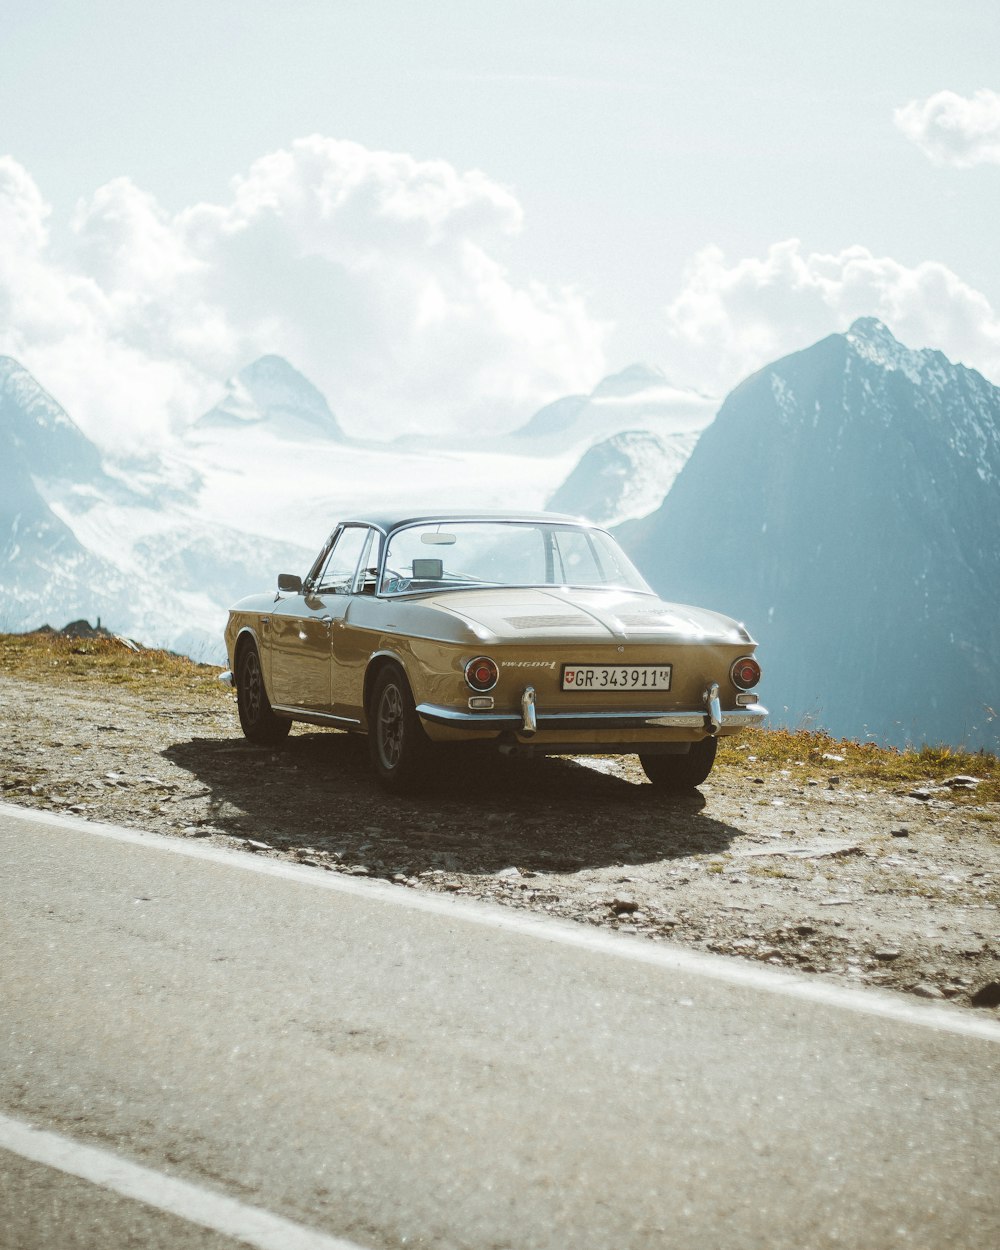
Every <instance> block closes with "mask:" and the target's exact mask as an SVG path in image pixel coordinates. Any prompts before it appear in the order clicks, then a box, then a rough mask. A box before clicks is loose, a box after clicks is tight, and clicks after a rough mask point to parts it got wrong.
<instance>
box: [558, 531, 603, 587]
mask: <svg viewBox="0 0 1000 1250" xmlns="http://www.w3.org/2000/svg"><path fill="white" fill-rule="evenodd" d="M553 537H554V538H555V546H556V562H555V565H556V566H555V569H554V574H555V580H556V581H557V582H563V583H567V584H569V585H577V586H596V585H600V583H601V582H604V581H606V580H607V579H606V578H605V577H604V576H603V575H602V573H601V566H600V564H599V563H598V560H597V553H596V552H595V551H594V545H593V543H592V542H591V541H590V539H589V537H588V535H587V534H586V533H584V532H583V531H582V530H571V529H564V530H555V531H554V533H553Z"/></svg>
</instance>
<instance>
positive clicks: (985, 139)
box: [893, 89, 1000, 169]
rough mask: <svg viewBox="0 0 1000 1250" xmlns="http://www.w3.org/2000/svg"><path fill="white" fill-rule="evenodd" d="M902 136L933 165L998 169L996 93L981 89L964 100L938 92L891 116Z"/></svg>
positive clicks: (999, 117)
mask: <svg viewBox="0 0 1000 1250" xmlns="http://www.w3.org/2000/svg"><path fill="white" fill-rule="evenodd" d="M893 119H894V121H895V123H896V125H897V126H898V127H899V129H900V130H901V131H902V132H903V134H904V135H906V137H907V138H908V139H910V140H912V142H913V143H915V144H916V145H917V147H918V148H920V150H921V151H922V152H923V153H924V155H925V156H928V157H930V159H931V160H932V161H933V162H934V163H935V165H954V166H956V167H957V168H959V169H967V168H969V167H970V166H972V165H1000V93H998V92H996V91H989V90H986V89H983V90H981V91H977V92H976V93H975V95H974V96H972V97H971V99H970V98H967V97H965V96H960V95H956V94H955V92H954V91H938V92H937V93H936V94H935V95H932V96H929V97H928V98H927V99H926V100H911V101H910V102H909V104H905V105H903V107H902V108H898V109H896V110H895V111H894V113H893Z"/></svg>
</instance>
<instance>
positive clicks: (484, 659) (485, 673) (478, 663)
mask: <svg viewBox="0 0 1000 1250" xmlns="http://www.w3.org/2000/svg"><path fill="white" fill-rule="evenodd" d="M499 679H500V670H499V669H498V668H497V666H496V663H495V661H493V660H491V659H490V658H489V656H485V655H477V656H476V658H475V659H474V660H470V661H469V662H468V664H466V666H465V680H466V682H467V683H468V684H469V685H470V686H471V687H472V689H473V690H492V689H493V687H494V686H495V685H496V684H497V682H498V681H499Z"/></svg>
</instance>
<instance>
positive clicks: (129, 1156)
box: [0, 805, 1000, 1250]
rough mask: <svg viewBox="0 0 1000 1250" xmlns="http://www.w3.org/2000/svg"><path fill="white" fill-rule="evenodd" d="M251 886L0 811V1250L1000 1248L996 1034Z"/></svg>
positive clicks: (452, 914)
mask: <svg viewBox="0 0 1000 1250" xmlns="http://www.w3.org/2000/svg"><path fill="white" fill-rule="evenodd" d="M183 852H188V853H187V854H185V853H183ZM267 869H268V864H267V863H262V862H261V861H260V860H258V859H257V858H256V857H253V856H248V855H242V854H233V853H228V852H214V853H213V852H210V851H207V850H206V848H204V847H203V846H202V845H201V844H195V845H194V846H192V844H191V843H188V842H184V841H181V840H168V839H157V838H154V837H150V838H144V837H143V835H136V834H134V833H126V832H125V831H121V834H120V836H119V835H115V834H112V833H111V831H106V834H104V835H102V834H100V833H98V832H95V831H94V830H93V829H92V828H88V827H87V826H86V825H85V824H84V823H83V822H72V821H59V820H52V821H46V820H43V819H39V818H38V817H37V816H35V817H34V818H29V817H28V816H27V815H24V814H22V813H19V812H18V811H17V810H16V809H13V808H11V807H8V806H3V805H0V1245H2V1246H4V1247H18V1248H19V1250H28V1248H31V1250H34V1248H35V1247H57V1246H58V1247H60V1248H63V1247H72V1248H73V1250H75V1248H76V1247H84V1246H86V1247H89V1246H101V1247H104V1248H106V1247H119V1246H131V1245H135V1246H143V1247H160V1246H163V1247H170V1248H173V1247H184V1248H185V1250H186V1248H187V1247H199V1248H200V1247H213V1248H215V1247H222V1246H233V1245H236V1244H240V1242H239V1238H238V1237H234V1235H232V1232H231V1230H232V1228H233V1227H234V1225H232V1224H226V1222H225V1220H221V1221H219V1222H218V1223H215V1224H213V1223H212V1220H211V1219H210V1218H208V1217H207V1216H206V1215H205V1214H204V1212H203V1211H202V1210H201V1208H199V1207H198V1206H197V1204H196V1203H195V1202H194V1199H193V1198H190V1197H188V1198H185V1197H184V1195H185V1194H188V1195H192V1194H195V1193H199V1194H200V1193H204V1194H205V1195H207V1198H206V1202H207V1203H208V1208H211V1203H212V1201H213V1200H217V1202H218V1203H219V1204H221V1206H220V1209H222V1208H225V1207H226V1203H228V1204H229V1206H230V1207H232V1208H236V1207H239V1208H241V1209H245V1210H248V1211H251V1212H262V1213H266V1214H269V1215H270V1216H271V1217H274V1218H276V1219H277V1220H283V1221H291V1222H293V1224H294V1225H296V1226H304V1228H305V1229H308V1230H317V1232H318V1233H319V1234H326V1235H327V1236H328V1237H330V1238H335V1239H345V1241H346V1242H347V1243H350V1244H354V1245H357V1246H362V1247H414V1246H425V1247H435V1250H449V1248H451V1247H474V1248H475V1250H503V1248H505V1247H510V1248H511V1250H515V1248H517V1250H520V1248H534V1247H539V1248H541V1247H546V1248H552V1250H557V1248H558V1250H565V1248H567V1247H573V1248H574V1250H589V1248H593V1250H631V1248H632V1247H658V1248H663V1247H671V1248H672V1247H692V1248H693V1247H698V1248H699V1250H704V1248H706V1247H711V1248H712V1250H728V1248H729V1247H734V1248H735V1247H740V1248H744V1247H746V1248H749V1247H759V1248H760V1250H779V1248H781V1247H789V1248H791V1247H794V1248H795V1250H807V1248H809V1247H828V1246H829V1247H841V1248H842V1247H864V1248H865V1250H878V1248H880V1247H890V1246H891V1247H896V1246H899V1247H927V1248H928V1250H944V1248H945V1247H952V1246H954V1247H963V1248H967V1247H984V1250H985V1248H986V1247H989V1248H990V1250H994V1248H995V1247H996V1246H997V1245H998V1244H1000V1210H998V1200H997V1196H998V1191H1000V1187H998V1184H997V1181H998V1168H997V1161H998V1159H1000V1150H998V1147H1000V1124H998V1118H997V1115H996V1081H997V1066H998V1065H997V1060H998V1057H1000V1044H998V1043H1000V1026H997V1025H996V1024H991V1023H989V1022H986V1021H982V1022H980V1021H979V1020H978V1019H976V1018H974V1017H973V1016H972V1014H971V1013H968V1012H964V1013H963V1012H961V1011H959V1009H957V1008H928V1009H927V1010H926V1011H923V1012H922V1011H921V1010H920V1007H919V1005H912V1006H911V1005H909V1004H905V1005H904V1004H897V1000H894V999H893V1000H890V999H888V998H885V999H882V998H879V997H878V996H873V995H870V994H866V993H865V992H849V993H847V992H845V993H844V994H842V995H841V994H838V993H837V992H835V991H834V992H829V993H827V994H826V999H827V1001H823V997H824V995H823V993H819V994H812V995H811V991H810V988H809V987H810V985H815V982H812V983H804V982H803V981H801V980H796V979H795V978H793V977H791V976H790V975H783V976H777V975H773V974H772V975H770V976H766V975H761V974H758V973H757V972H756V971H755V970H754V969H752V968H748V969H747V971H746V974H745V983H743V984H740V983H738V980H734V979H733V978H734V977H738V976H741V975H743V974H742V973H741V972H740V971H739V968H740V965H738V964H737V963H736V962H735V961H729V962H727V963H724V962H723V961H722V960H713V959H711V958H706V957H702V958H701V959H698V958H697V957H693V956H690V955H687V956H684V955H683V954H681V953H680V952H675V951H671V950H670V949H669V948H667V947H666V946H665V945H664V946H657V945H654V944H653V943H650V942H644V941H641V940H639V939H629V938H624V937H612V936H603V937H598V936H597V935H595V934H591V933H590V932H589V931H588V930H587V929H586V927H583V926H570V925H565V924H557V923H554V922H553V923H550V924H547V923H546V922H544V921H538V920H535V919H530V920H529V919H525V918H522V917H519V916H517V915H516V914H511V913H505V912H502V911H501V910H500V909H491V908H486V907H478V908H477V907H475V906H470V905H468V904H466V905H460V904H452V903H451V902H450V900H444V899H442V900H437V899H428V898H427V896H421V897H418V896H416V895H415V894H414V893H412V892H409V891H406V890H405V889H403V888H401V887H399V888H397V887H390V886H379V885H377V884H374V883H354V882H351V881H345V880H343V879H341V878H337V877H335V876H334V875H333V874H327V873H323V872H320V871H319V870H316V869H306V868H302V869H297V868H289V867H287V866H281V867H277V866H276V869H275V871H274V872H271V871H268V870H267ZM803 985H805V990H804V991H802V986H803ZM810 995H811V996H810ZM970 1022H971V1023H970ZM19 1125H32V1126H35V1128H36V1129H39V1130H44V1131H45V1134H56V1135H58V1136H57V1137H55V1138H49V1137H48V1136H45V1137H44V1142H49V1141H50V1140H51V1141H56V1142H63V1141H65V1143H66V1150H67V1151H68V1156H67V1157H74V1156H73V1149H74V1147H77V1146H79V1147H85V1148H91V1149H92V1153H93V1155H94V1157H95V1158H98V1160H100V1159H101V1158H104V1159H108V1160H110V1161H111V1162H112V1163H114V1161H115V1160H116V1159H117V1160H121V1161H123V1162H122V1166H123V1167H124V1166H125V1164H126V1163H127V1164H130V1165H131V1164H138V1165H141V1167H142V1168H143V1169H146V1170H148V1175H149V1176H150V1177H153V1178H156V1177H163V1178H164V1184H165V1185H166V1187H167V1189H168V1190H169V1188H170V1184H171V1182H172V1181H173V1182H186V1183H187V1187H188V1188H187V1189H183V1190H182V1192H181V1197H180V1199H177V1198H176V1196H175V1198H174V1199H173V1206H172V1207H171V1206H170V1204H167V1206H166V1209H159V1208H158V1207H157V1206H156V1205H154V1203H155V1199H152V1198H151V1199H150V1200H149V1201H145V1200H142V1199H137V1198H135V1197H129V1196H128V1194H127V1191H126V1190H125V1189H123V1188H122V1187H121V1186H118V1187H117V1188H116V1186H115V1182H114V1177H113V1176H112V1177H111V1179H110V1180H107V1181H101V1180H100V1179H98V1180H86V1179H82V1178H81V1176H80V1175H70V1174H69V1171H72V1168H70V1167H69V1165H65V1166H66V1167H67V1168H68V1170H66V1171H64V1170H61V1169H60V1168H57V1167H53V1166H52V1165H51V1163H47V1162H38V1161H36V1160H34V1159H31V1158H28V1157H26V1156H25V1152H24V1151H23V1150H22V1149H21V1147H20V1146H19V1145H18V1144H17V1142H18V1140H19V1139H18V1131H19V1130H18V1128H17V1126H19ZM5 1126H7V1127H8V1128H10V1126H13V1128H10V1131H7V1130H6V1129H5ZM5 1131H6V1137H5V1136H4V1133H5ZM43 1144H44V1143H43ZM113 1171H114V1169H113V1168H112V1169H111V1172H112V1173H113ZM146 1174H147V1173H145V1172H144V1173H143V1175H146ZM151 1192H152V1191H151ZM188 1203H189V1204H190V1205H186V1204H188ZM206 1209H207V1208H206ZM226 1209H228V1208H226ZM262 1218H263V1217H262ZM199 1220H201V1221H202V1223H198V1222H197V1221H199ZM203 1224H207V1225H209V1226H208V1227H205V1226H203ZM288 1228H289V1229H291V1228H292V1225H291V1224H290V1225H288ZM227 1229H229V1230H230V1231H228V1232H227ZM275 1237H277V1240H276V1241H272V1242H268V1241H267V1239H266V1237H264V1236H263V1234H262V1235H261V1239H259V1240H258V1241H256V1242H254V1241H253V1238H252V1237H249V1236H248V1237H247V1238H245V1239H244V1240H250V1241H251V1243H252V1244H259V1245H267V1244H274V1245H288V1246H291V1245H292V1244H293V1239H292V1235H291V1233H290V1232H289V1234H288V1237H287V1239H285V1240H284V1241H283V1240H282V1236H281V1232H280V1227H279V1231H278V1232H277V1233H276V1234H275ZM302 1244H303V1245H305V1244H307V1242H306V1241H303V1242H302ZM316 1244H320V1243H319V1242H317V1243H316ZM323 1244H328V1245H331V1246H332V1245H334V1244H337V1243H335V1242H334V1241H330V1242H326V1243H323Z"/></svg>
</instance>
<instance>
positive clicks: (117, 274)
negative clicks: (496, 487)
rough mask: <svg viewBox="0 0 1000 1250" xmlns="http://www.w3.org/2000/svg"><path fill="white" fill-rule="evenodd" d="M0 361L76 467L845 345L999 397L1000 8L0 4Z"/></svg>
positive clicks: (659, 1)
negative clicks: (38, 388) (161, 442)
mask: <svg viewBox="0 0 1000 1250" xmlns="http://www.w3.org/2000/svg"><path fill="white" fill-rule="evenodd" d="M0 19H2V20H0V352H2V353H6V354H8V355H12V356H14V357H15V358H16V359H18V360H20V361H21V363H22V364H24V365H25V366H26V367H28V368H29V369H31V370H32V372H33V373H34V374H35V376H36V377H37V378H38V380H39V381H40V382H41V383H42V384H43V385H44V386H45V387H46V388H47V389H49V390H50V391H51V392H52V393H53V394H54V395H55V397H56V398H57V399H58V400H59V401H60V402H61V403H63V405H64V406H65V407H66V408H67V409H68V410H69V412H70V414H71V415H72V416H73V417H74V419H76V420H77V421H78V422H79V424H80V425H81V426H82V427H83V428H84V429H85V430H86V431H87V432H88V433H89V434H91V435H92V436H94V437H97V438H99V439H100V440H102V441H104V442H105V443H108V444H113V445H120V444H123V443H124V444H133V445H141V444H144V443H147V442H153V441H156V440H158V439H160V438H162V437H164V436H165V434H167V433H168V432H170V431H177V430H178V429H180V428H182V427H183V426H184V425H185V424H186V423H188V422H189V421H190V420H192V419H194V418H195V417H196V416H197V415H199V414H200V413H201V412H203V411H205V410H206V409H207V408H209V407H210V406H211V405H212V404H213V403H214V402H216V400H217V399H218V398H219V396H220V394H221V391H222V386H223V383H224V381H225V379H226V378H227V377H228V376H230V375H231V374H233V373H235V372H236V371H237V370H238V369H240V368H241V367H243V366H244V365H246V364H248V363H250V361H252V360H253V359H255V358H256V357H257V356H259V355H262V354H264V353H266V352H277V353H279V354H281V355H284V356H286V357H287V359H288V360H290V361H291V363H292V364H293V365H295V366H296V367H297V368H299V369H300V370H302V371H303V372H304V373H305V374H306V375H307V376H308V377H309V378H310V379H311V380H312V381H313V382H314V383H315V384H316V385H318V386H319V387H320V388H321V389H322V390H323V392H324V393H325V394H326V396H327V398H328V400H329V401H330V403H331V406H332V407H333V409H334V411H335V413H336V414H337V417H338V419H339V420H340V422H341V424H342V425H343V426H344V428H345V429H346V430H347V431H348V432H349V433H353V434H357V435H364V436H367V437H384V438H389V437H392V436H394V435H396V434H398V433H401V432H404V431H410V432H412V431H414V430H426V431H428V432H434V433H448V432H462V433H464V434H468V433H469V432H470V431H477V430H482V431H483V432H484V433H493V432H499V431H502V430H506V429H510V428H514V427H516V426H518V425H520V424H523V423H524V422H525V421H527V420H528V419H529V418H530V417H531V415H532V414H533V413H534V412H535V411H536V410H537V409H538V408H539V407H540V406H541V405H542V404H544V403H546V402H549V401H551V400H553V399H555V398H558V397H560V396H562V395H566V394H570V393H578V392H588V391H589V390H590V389H591V388H592V387H593V386H594V385H596V383H597V382H598V381H599V380H600V379H601V378H602V377H604V376H605V375H607V374H609V373H612V372H616V371H618V370H620V369H623V368H625V367H626V366H628V365H629V364H631V363H633V362H635V361H640V360H641V361H645V362H648V363H650V364H654V365H656V366H659V367H660V368H662V369H663V370H664V372H665V373H666V374H667V376H668V377H669V378H670V379H671V380H672V381H674V382H676V383H677V384H679V385H683V386H689V387H693V388H696V389H698V390H700V391H702V392H703V393H706V394H709V395H715V396H719V397H721V396H723V395H725V393H726V392H727V391H728V390H729V389H731V388H732V386H734V385H735V384H736V383H738V382H739V381H740V380H741V379H742V378H743V377H745V376H746V375H747V374H748V373H750V372H752V371H753V370H754V369H755V368H758V367H760V366H761V365H763V364H766V363H767V362H768V361H770V360H773V359H775V358H777V357H779V356H781V355H783V354H785V353H787V352H789V351H793V350H796V349H798V348H801V347H805V346H808V345H809V344H810V343H812V342H814V341H815V340H816V339H818V338H821V337H823V336H824V335H825V334H829V333H832V332H836V331H842V330H845V329H846V328H847V327H848V325H849V324H850V322H851V321H852V320H853V319H854V318H855V317H857V316H862V315H874V316H879V317H881V318H882V319H883V320H884V321H885V322H886V323H887V324H888V325H889V326H890V328H891V329H892V330H893V332H894V333H896V335H897V336H898V337H899V338H901V339H902V340H903V341H904V342H906V343H907V344H908V345H909V346H911V347H924V346H929V347H935V348H940V349H941V350H943V351H945V352H946V353H947V354H948V355H949V356H950V357H951V358H952V359H956V360H960V361H963V362H964V363H966V364H968V365H971V366H973V367H975V368H978V369H979V370H980V371H981V372H983V373H984V374H986V376H988V377H990V378H991V379H992V380H993V381H996V382H998V383H1000V246H998V241H997V232H996V226H995V222H996V220H997V217H998V215H1000V57H998V55H997V53H998V50H1000V5H997V4H996V3H995V0H955V3H953V4H951V5H948V6H943V5H941V4H940V3H938V0H906V2H905V3H902V2H899V0H879V2H876V0H838V3H836V4H829V3H821V2H820V0H770V2H768V3H763V2H762V3H754V2H753V0H700V2H699V3H693V0H687V2H686V3H675V2H674V0H616V2H615V3H614V4H611V3H610V2H609V0H606V2H597V0H504V2H503V3H500V2H492V0H477V2H476V3H475V4H468V5H462V4H458V3H454V2H453V0H452V2H445V0H422V2H421V3H420V4H414V3H412V0H282V2H281V3H278V2H271V0H238V2H236V0H171V2H170V3H169V4H165V5H158V6H146V5H137V4H135V3H134V0H0Z"/></svg>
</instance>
